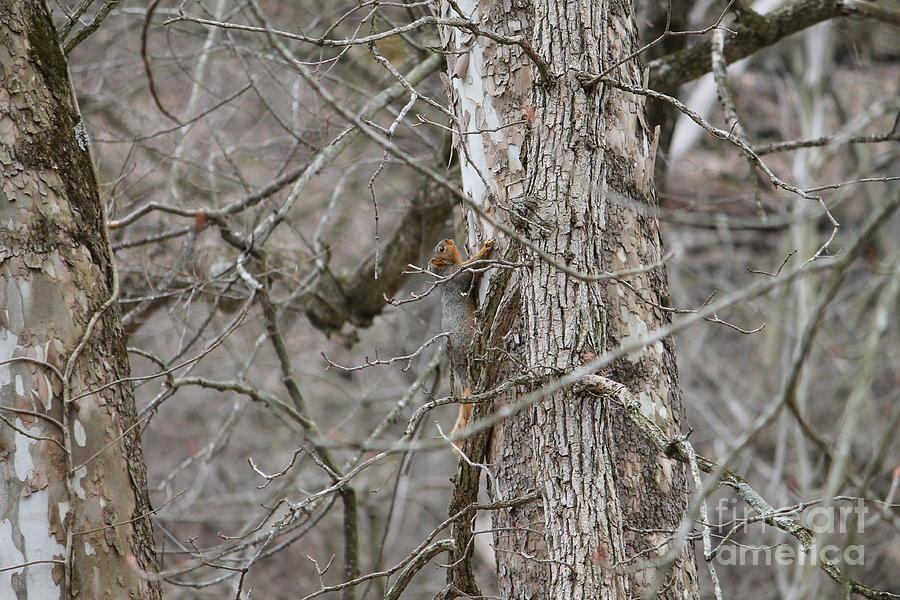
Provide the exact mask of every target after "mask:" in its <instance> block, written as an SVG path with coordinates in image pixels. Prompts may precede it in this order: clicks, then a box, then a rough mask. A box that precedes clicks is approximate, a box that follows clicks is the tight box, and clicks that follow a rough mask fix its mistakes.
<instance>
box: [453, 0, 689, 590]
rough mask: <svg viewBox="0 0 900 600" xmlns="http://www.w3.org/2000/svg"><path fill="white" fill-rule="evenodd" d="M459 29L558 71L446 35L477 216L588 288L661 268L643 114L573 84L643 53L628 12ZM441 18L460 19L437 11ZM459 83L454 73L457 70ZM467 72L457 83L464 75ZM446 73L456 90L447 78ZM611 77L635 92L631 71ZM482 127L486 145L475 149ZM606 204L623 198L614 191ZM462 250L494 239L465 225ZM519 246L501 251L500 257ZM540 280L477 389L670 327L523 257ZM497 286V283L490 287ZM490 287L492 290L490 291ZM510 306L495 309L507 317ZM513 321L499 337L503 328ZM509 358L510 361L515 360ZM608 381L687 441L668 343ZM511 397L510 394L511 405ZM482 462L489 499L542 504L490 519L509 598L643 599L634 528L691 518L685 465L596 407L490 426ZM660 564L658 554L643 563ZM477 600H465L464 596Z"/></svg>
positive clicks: (617, 368)
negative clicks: (584, 74)
mask: <svg viewBox="0 0 900 600" xmlns="http://www.w3.org/2000/svg"><path fill="white" fill-rule="evenodd" d="M462 8H463V12H467V13H470V14H466V15H464V16H466V17H468V18H471V19H473V20H475V21H478V22H479V23H480V24H482V25H483V26H484V27H486V28H488V29H491V30H493V31H496V32H498V33H500V34H502V35H506V36H516V35H523V36H524V37H525V39H526V40H527V41H528V43H529V44H530V45H531V47H532V48H534V50H535V51H536V52H537V53H538V54H539V55H540V56H541V57H542V58H543V59H544V60H545V61H547V63H548V64H549V65H550V67H551V70H552V71H553V73H554V75H555V77H554V79H553V81H548V82H535V79H536V77H537V70H536V69H534V67H533V65H532V64H531V63H530V61H529V59H528V57H527V55H525V53H524V52H523V51H522V49H521V48H520V47H518V46H515V45H500V44H496V43H494V42H492V41H491V40H488V39H486V38H484V37H473V36H471V35H470V34H468V33H466V32H460V31H456V32H453V33H446V34H445V38H444V43H445V48H447V49H449V50H453V51H462V50H466V51H467V57H468V58H467V61H456V60H451V61H450V63H451V67H450V68H448V72H449V73H450V74H451V76H452V78H451V80H450V81H451V84H450V86H449V87H450V94H451V100H452V103H453V109H454V114H455V115H456V117H457V119H458V121H459V123H458V127H459V128H460V129H461V130H463V131H464V132H466V135H461V136H459V139H458V140H457V141H458V148H459V155H460V161H461V164H462V173H463V186H464V189H465V191H466V193H467V194H469V195H470V197H471V198H472V199H473V201H475V202H477V203H478V204H480V205H481V206H482V207H483V208H484V209H485V210H486V211H487V212H488V213H489V214H492V215H493V216H494V218H497V219H500V220H501V221H504V222H505V223H506V224H508V225H510V226H511V227H513V228H514V229H515V230H516V232H517V234H518V235H520V236H522V237H523V238H527V239H528V240H529V241H530V242H531V243H532V244H534V245H536V246H537V247H539V248H540V249H541V250H542V251H543V252H545V253H547V254H549V255H551V256H553V257H554V258H555V260H556V261H557V262H559V263H562V264H565V265H567V266H568V267H570V268H573V269H575V270H578V271H580V272H583V273H598V272H600V271H601V270H602V271H615V270H622V269H633V268H638V267H643V266H646V265H650V264H653V263H655V262H657V261H659V259H660V257H661V248H660V245H661V241H660V237H659V231H658V226H657V224H656V222H655V220H654V219H652V218H648V217H646V216H644V215H642V214H639V213H638V212H635V211H633V210H631V209H630V206H631V204H629V205H623V203H621V202H618V201H615V200H613V198H621V197H625V198H627V199H628V201H629V203H635V204H643V205H645V206H647V205H649V206H651V207H652V206H653V205H654V204H655V191H654V185H653V168H654V165H653V162H654V159H655V151H656V140H655V138H654V136H653V135H652V133H651V132H650V131H648V130H647V127H646V124H645V122H644V118H643V110H644V107H643V100H642V99H641V98H639V97H635V96H632V95H628V94H625V93H623V92H620V91H618V90H614V89H603V88H598V89H595V90H592V91H589V90H585V89H583V87H582V86H581V84H580V83H579V80H578V78H577V77H576V75H575V71H588V72H594V73H596V72H600V71H601V70H603V68H605V67H606V66H608V65H609V64H611V63H612V62H614V61H617V60H618V59H620V58H622V57H624V56H626V55H628V54H629V53H631V52H632V51H633V50H634V48H635V47H636V45H635V44H636V40H637V35H636V27H635V24H634V19H633V15H632V13H631V7H630V3H626V2H616V1H612V0H609V1H604V0H592V1H587V2H582V3H558V2H551V1H548V0H533V1H531V2H517V3H508V2H498V3H491V4H487V3H478V4H477V6H476V4H475V3H474V2H468V3H465V4H463V5H462ZM441 10H442V14H443V15H446V16H458V15H455V14H452V13H451V11H452V9H451V8H450V7H449V6H448V5H447V4H446V3H444V4H443V5H442V8H441ZM454 67H455V70H454ZM463 67H464V68H463ZM454 75H455V76H454ZM612 76H614V77H616V78H618V79H621V80H623V81H626V82H629V83H632V84H639V83H640V82H641V80H642V78H641V71H640V68H639V65H637V64H636V63H634V62H631V63H628V64H626V65H623V66H622V67H620V68H618V69H616V70H615V71H614V72H613V73H612ZM479 129H490V130H491V131H489V132H488V131H485V132H483V133H475V134H471V132H472V131H477V130H479ZM611 190H614V191H615V194H611V193H610V191H611ZM469 225H470V227H469V242H470V245H473V244H474V242H475V241H476V239H477V238H478V237H480V236H491V237H495V232H493V231H492V230H491V227H490V225H489V224H488V223H485V222H482V221H480V220H479V219H477V217H476V216H475V215H474V214H470V215H469ZM510 243H512V241H511V240H501V252H502V250H503V249H505V248H507V247H508V246H509V244H510ZM520 252H521V255H520V259H524V260H526V261H529V262H531V263H532V264H533V266H532V267H531V268H529V269H521V270H519V271H517V272H516V274H515V275H514V276H512V280H511V282H510V283H509V284H508V285H506V287H505V289H503V288H501V289H497V290H494V292H492V294H502V295H503V300H501V301H500V302H499V305H500V306H501V308H500V310H499V312H500V313H503V311H504V310H506V311H507V313H506V314H505V315H504V314H500V315H491V316H490V317H489V318H491V317H493V318H494V319H495V320H494V321H491V323H492V325H491V331H486V332H485V335H486V336H488V340H487V341H486V342H485V344H484V347H486V348H489V349H490V348H499V349H500V350H495V351H491V350H488V351H487V352H488V355H487V357H486V360H485V361H484V363H483V364H484V365H485V366H484V369H483V373H482V378H481V382H482V383H483V386H484V387H485V388H489V387H491V384H492V383H493V384H496V383H497V382H499V381H500V380H502V379H503V378H505V377H506V376H509V375H510V374H520V373H521V365H525V366H526V367H530V368H532V369H533V370H532V371H530V372H532V373H545V374H551V373H554V372H558V371H559V370H562V371H565V370H569V369H572V368H573V367H575V366H578V365H580V364H582V363H583V362H585V360H589V359H590V358H591V357H593V356H596V355H597V354H600V353H602V352H604V351H606V350H609V349H612V348H615V347H617V346H619V345H620V344H624V343H629V342H633V341H638V340H641V339H645V338H646V336H647V335H648V333H649V332H650V331H653V330H656V329H657V328H659V327H660V326H661V325H663V324H664V323H665V322H666V319H667V316H666V315H665V314H662V313H660V312H659V311H657V310H655V309H653V308H652V307H651V306H650V305H648V304H647V303H645V302H643V301H641V300H640V299H638V298H637V297H636V296H635V292H634V291H632V290H630V289H628V288H626V287H625V286H624V285H622V284H620V283H619V282H617V281H615V280H607V281H605V282H598V283H589V282H585V281H581V280H578V279H576V278H572V277H569V276H567V275H565V274H564V273H562V272H561V271H559V270H558V269H557V268H556V267H554V266H552V265H549V264H548V263H547V262H545V261H543V260H542V259H540V258H539V257H538V256H537V255H536V254H535V253H533V252H532V251H530V250H529V249H527V248H525V247H521V248H520ZM493 277H494V278H497V279H498V281H502V280H501V279H499V277H500V276H499V275H498V274H497V273H494V274H493ZM628 282H629V283H630V284H631V286H632V287H633V288H634V289H635V290H637V293H639V294H641V295H642V296H644V297H645V298H647V299H648V300H650V301H652V302H656V303H659V302H660V299H661V298H662V297H663V296H665V295H666V293H667V289H666V280H665V275H664V272H661V271H649V272H645V273H640V274H638V275H634V276H631V277H630V278H629V280H628ZM486 285H490V284H489V283H488V284H486ZM504 307H505V308H504ZM498 322H500V323H506V325H505V326H506V327H508V328H511V330H510V331H509V334H508V335H507V332H506V331H505V330H503V328H502V327H501V326H500V325H498ZM511 358H512V359H514V360H510V359H511ZM604 375H606V376H608V377H610V378H612V379H615V380H617V381H619V382H621V383H623V384H625V385H627V386H628V387H629V389H631V390H632V392H633V394H634V395H635V397H636V398H638V399H639V402H640V404H641V408H642V412H644V414H645V415H646V416H647V417H648V418H650V419H652V420H653V421H654V422H656V423H657V424H658V425H660V427H662V428H663V429H664V430H666V431H668V432H671V433H675V432H677V431H679V430H680V428H681V427H680V425H679V421H680V420H681V419H682V418H683V417H682V414H681V413H682V408H681V405H680V402H679V399H678V387H677V379H676V372H675V363H674V357H673V355H672V347H671V343H670V342H668V341H667V343H665V344H663V343H658V344H652V345H650V346H648V347H646V348H643V349H641V350H639V351H636V352H634V353H632V354H630V355H629V356H626V357H623V358H621V359H620V360H618V361H616V363H614V364H613V365H612V366H611V368H610V369H609V371H608V372H606V373H604ZM514 399H515V395H514V394H512V395H510V396H509V397H508V398H505V399H502V400H501V402H503V401H511V400H514ZM492 436H493V437H492V440H491V449H490V455H489V457H488V462H489V463H491V464H493V465H494V469H495V473H494V475H495V479H494V481H495V484H496V487H495V488H494V490H492V491H495V492H496V493H497V494H498V495H499V496H500V497H498V498H495V500H508V499H511V498H515V497H518V496H522V495H526V494H527V493H529V492H531V491H534V490H537V491H538V492H540V494H541V501H540V502H539V503H535V504H527V505H524V506H520V507H516V508H515V509H510V510H509V511H497V512H496V513H495V515H494V516H495V521H494V526H495V528H498V529H499V530H500V531H503V532H504V533H502V534H499V535H497V536H495V544H496V547H497V548H498V550H499V551H498V552H497V555H496V556H497V570H498V574H499V580H500V592H501V594H500V595H501V596H503V597H510V598H573V599H581V598H584V599H587V598H591V599H593V598H616V599H618V598H630V597H637V596H641V595H642V594H643V593H644V592H645V591H646V590H647V588H648V586H650V585H651V583H652V581H653V577H654V570H653V569H645V570H642V571H637V572H635V573H621V572H615V571H613V570H611V569H609V566H610V565H612V564H616V563H618V562H620V561H623V560H627V559H628V558H629V557H630V556H634V555H636V554H637V553H638V552H641V551H643V550H645V549H647V548H649V547H650V545H651V544H655V543H657V542H658V541H659V540H657V539H654V538H655V537H658V536H653V535H649V536H648V535H641V534H636V533H634V531H633V529H629V527H627V526H631V528H639V529H652V528H658V529H673V530H674V529H677V526H678V523H679V520H680V517H681V514H682V511H683V510H684V508H685V503H686V487H685V482H686V478H685V473H684V471H683V469H682V466H681V465H677V464H672V463H671V462H670V461H668V460H667V459H664V458H659V457H657V456H656V453H655V451H654V450H652V448H651V447H650V444H648V442H647V441H646V440H642V439H640V438H639V437H638V436H637V435H636V434H635V432H634V431H632V429H631V428H630V427H629V426H628V424H627V423H626V422H625V420H624V418H622V416H621V415H620V414H617V413H616V412H615V411H610V410H609V409H608V408H607V406H606V404H605V403H604V402H603V400H602V399H601V398H598V397H595V396H591V395H590V394H585V393H579V394H574V393H572V392H571V391H569V392H560V393H556V394H552V395H550V396H548V397H547V398H545V399H544V400H542V401H541V402H539V403H538V404H536V405H535V406H534V407H532V408H529V409H526V410H524V411H522V412H521V413H519V414H517V415H515V416H514V417H512V418H510V419H508V420H507V421H504V422H502V423H500V424H499V425H498V426H495V428H494V431H493V434H492ZM664 552H665V547H663V548H662V549H661V550H659V551H657V552H653V551H650V552H649V553H648V554H647V555H646V556H645V559H647V560H652V559H653V558H654V557H655V556H660V555H661V554H662V553H664ZM695 571H696V567H695V565H694V561H693V557H692V555H691V554H690V552H684V553H682V555H680V556H679V559H678V561H677V563H676V565H675V568H674V570H673V573H672V576H673V578H674V579H673V582H672V585H671V586H668V587H667V588H666V589H665V590H664V591H663V592H662V593H661V596H660V597H662V598H678V599H682V598H695V597H697V594H698V589H697V585H696V572H695ZM469 591H471V590H469Z"/></svg>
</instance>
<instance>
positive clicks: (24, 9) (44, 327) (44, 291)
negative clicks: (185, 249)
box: [0, 0, 160, 600]
mask: <svg viewBox="0 0 900 600" xmlns="http://www.w3.org/2000/svg"><path fill="white" fill-rule="evenodd" d="M0 50H2V53H3V57H2V63H0V64H2V66H0V169H2V176H0V191H2V197H0V237H2V245H0V265H2V267H0V306H2V308H3V310H2V311H0V346H2V350H0V361H2V362H4V363H5V364H3V365H2V366H0V406H2V409H0V466H2V468H3V473H4V475H3V476H0V568H2V569H4V570H3V571H2V572H0V597H2V598H18V599H19V600H23V599H25V598H34V599H40V600H52V599H53V598H142V599H143V598H149V599H153V598H159V597H160V590H159V585H158V583H157V582H155V581H152V580H149V579H148V578H147V577H146V576H144V575H143V574H142V571H144V572H154V571H155V558H154V554H153V539H152V535H151V527H150V521H149V510H150V507H149V501H148V497H147V488H146V472H145V466H144V461H143V456H142V453H141V446H140V433H139V429H138V428H135V427H133V426H134V425H135V410H134V398H133V394H132V389H131V384H130V383H128V382H126V383H122V382H121V380H123V379H124V378H127V377H128V376H129V366H128V355H127V351H126V347H125V338H124V335H123V332H122V328H121V326H120V323H119V309H118V306H117V304H116V302H115V296H116V294H117V291H116V288H117V286H116V279H115V274H114V269H113V264H112V255H111V251H110V247H109V241H108V238H107V233H106V223H105V218H104V209H103V204H102V202H101V200H100V194H99V188H98V185H97V179H96V175H95V172H94V167H93V162H92V157H91V152H90V147H89V142H88V139H87V135H86V133H85V130H84V125H83V124H82V122H81V117H80V115H79V113H78V107H77V104H76V102H75V99H74V94H73V93H72V87H71V83H70V79H69V73H68V67H67V64H66V61H65V58H64V56H63V54H62V51H61V50H60V47H59V44H58V43H57V38H56V31H55V30H54V27H53V24H52V22H51V20H50V15H49V13H48V11H47V9H46V7H45V6H44V3H43V2H39V1H36V0H2V2H0ZM17 565H27V566H21V567H19V568H11V567H16V566H17Z"/></svg>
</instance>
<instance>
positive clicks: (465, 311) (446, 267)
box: [428, 239, 494, 447]
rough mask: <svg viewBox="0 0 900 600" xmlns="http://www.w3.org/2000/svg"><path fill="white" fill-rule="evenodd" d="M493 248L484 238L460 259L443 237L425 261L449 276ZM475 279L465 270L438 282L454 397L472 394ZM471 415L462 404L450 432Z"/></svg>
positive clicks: (491, 242) (460, 425) (475, 277)
mask: <svg viewBox="0 0 900 600" xmlns="http://www.w3.org/2000/svg"><path fill="white" fill-rule="evenodd" d="M493 247H494V240H487V241H486V242H484V245H483V246H482V247H481V250H479V251H478V252H477V253H475V254H474V255H473V256H472V257H471V258H469V259H468V260H466V261H465V262H463V260H462V258H461V257H460V255H459V250H458V249H457V248H456V242H454V241H453V240H452V239H446V240H442V241H441V242H440V243H439V244H438V245H437V246H435V248H434V256H433V257H432V258H431V260H429V261H428V264H429V265H430V266H431V270H432V271H433V272H434V273H435V274H437V275H440V276H441V277H450V276H452V275H454V274H455V273H456V272H457V271H459V270H460V269H461V268H463V267H464V266H466V265H468V264H470V263H473V262H475V261H476V260H484V259H485V258H487V257H488V255H490V253H491V250H492V249H493ZM477 280H478V275H477V274H476V273H473V272H472V271H465V272H463V273H460V274H459V275H456V276H455V277H453V278H452V279H447V280H446V281H444V282H442V283H441V284H440V286H441V329H442V330H443V331H446V332H449V333H450V337H449V338H447V357H448V359H449V362H450V389H451V391H452V393H453V395H455V396H471V395H472V384H471V382H470V381H469V346H470V345H471V344H472V339H473V338H474V337H475V332H476V324H475V310H476V309H477V306H476V299H475V288H476V287H477V285H476V284H477ZM471 417H472V405H471V404H461V405H460V407H459V415H458V416H457V417H456V424H455V425H454V426H453V432H452V433H456V432H457V431H459V430H461V429H464V428H465V427H466V426H468V424H469V420H470V418H471ZM452 433H451V435H452ZM458 446H459V443H457V447H458Z"/></svg>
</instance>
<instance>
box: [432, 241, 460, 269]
mask: <svg viewBox="0 0 900 600" xmlns="http://www.w3.org/2000/svg"><path fill="white" fill-rule="evenodd" d="M460 262H461V261H460V258H459V250H457V249H456V242H454V241H453V240H451V239H449V238H448V239H446V240H441V242H440V243H439V244H438V245H437V246H435V247H434V256H433V257H432V258H431V260H429V261H428V264H429V265H431V266H432V267H433V268H435V269H438V270H441V269H446V268H447V267H449V266H451V265H458V264H459V263H460Z"/></svg>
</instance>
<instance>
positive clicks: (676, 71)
mask: <svg viewBox="0 0 900 600" xmlns="http://www.w3.org/2000/svg"><path fill="white" fill-rule="evenodd" d="M846 16H860V17H865V18H871V19H877V20H879V21H882V22H885V23H892V24H898V23H900V12H898V11H895V10H892V9H889V8H885V7H879V6H875V5H874V4H873V3H872V2H863V1H859V0H801V1H800V2H794V3H792V4H789V5H788V6H785V7H784V8H781V9H778V10H775V11H772V12H771V13H769V14H767V15H762V16H760V15H758V14H756V13H752V14H751V13H744V12H742V13H741V14H740V16H739V20H738V23H736V24H735V25H733V26H731V28H732V29H734V31H735V32H736V35H734V36H731V37H729V38H727V39H726V40H725V48H724V54H725V61H726V62H727V63H733V62H735V61H737V60H740V59H742V58H745V57H747V56H750V55H751V54H753V53H755V52H757V51H759V50H762V49H763V48H766V47H768V46H771V45H772V44H774V43H776V42H779V41H781V40H783V39H784V38H786V37H788V36H791V35H793V34H795V33H797V32H799V31H803V30H804V29H807V28H809V27H812V26H813V25H815V24H816V23H821V22H822V21H827V20H829V19H833V18H835V17H846ZM711 49H712V40H709V39H707V40H704V41H702V42H697V43H696V44H693V45H691V46H688V47H687V48H684V49H683V50H679V51H677V52H673V53H672V54H669V55H667V56H663V57H662V58H658V59H656V60H653V61H650V63H649V65H648V67H649V68H650V87H652V88H653V89H655V90H659V91H661V92H665V93H672V92H674V91H676V90H677V89H678V87H679V86H680V85H682V84H684V83H687V82H689V81H692V80H694V79H696V78H698V77H700V76H701V75H704V74H706V73H708V72H709V71H710V68H711V67H710V64H709V60H707V57H708V56H709V55H710V51H711Z"/></svg>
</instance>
